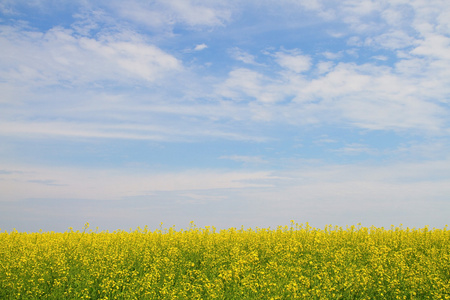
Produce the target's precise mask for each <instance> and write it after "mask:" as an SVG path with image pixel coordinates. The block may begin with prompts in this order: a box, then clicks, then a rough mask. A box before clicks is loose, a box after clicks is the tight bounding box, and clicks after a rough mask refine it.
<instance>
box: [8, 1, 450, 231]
mask: <svg viewBox="0 0 450 300" xmlns="http://www.w3.org/2000/svg"><path fill="white" fill-rule="evenodd" d="M449 103H450V2H449V1H448V0H340V1H329V0H307V1H306V0H295V1H294V0H276V1H275V0H274V1H272V0H245V1H237V0H226V1H224V0H202V1H197V0H148V1H144V0H130V1H120V0H97V1H89V0H72V1H55V0H31V1H30V0H0V230H2V231H4V230H7V231H10V230H13V229H14V228H15V229H17V230H18V231H27V232H36V231H38V230H40V229H42V230H44V231H58V232H64V231H66V230H67V229H68V228H69V227H73V228H75V229H81V228H82V227H83V226H84V224H85V223H86V222H89V223H90V226H91V228H95V227H98V228H99V229H100V230H110V231H111V230H116V229H123V230H129V229H136V228H137V227H138V226H140V227H144V226H146V225H147V226H148V227H149V228H150V229H156V228H159V227H160V226H161V223H163V225H162V226H163V227H171V226H175V228H178V229H181V228H187V227H188V226H189V223H190V222H191V221H194V223H195V224H196V225H197V226H199V227H203V226H215V227H216V228H230V227H241V226H244V227H246V228H248V227H251V228H256V227H259V228H268V227H271V228H274V227H276V226H278V225H288V224H289V222H290V220H294V221H295V222H297V223H303V224H305V223H306V222H308V223H309V224H310V225H311V226H314V227H318V228H323V227H324V226H325V225H328V224H331V225H338V226H346V225H356V224H357V223H361V224H362V225H363V226H371V225H374V226H377V227H382V226H383V227H387V228H389V227H390V226H391V225H395V226H398V225H400V224H403V226H404V227H416V228H421V227H424V226H426V225H428V226H430V227H436V228H442V227H443V226H444V225H446V224H448V223H450V222H449V216H450V138H449V137H450V118H449V117H450V105H449Z"/></svg>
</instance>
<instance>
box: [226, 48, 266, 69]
mask: <svg viewBox="0 0 450 300" xmlns="http://www.w3.org/2000/svg"><path fill="white" fill-rule="evenodd" d="M228 52H229V53H230V55H231V57H233V58H234V59H236V60H239V61H242V62H243V63H246V64H251V65H259V64H258V63H257V62H256V61H255V56H254V55H251V54H250V53H248V52H245V51H243V50H241V49H239V48H232V49H230V50H229V51H228Z"/></svg>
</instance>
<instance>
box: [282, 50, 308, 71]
mask: <svg viewBox="0 0 450 300" xmlns="http://www.w3.org/2000/svg"><path fill="white" fill-rule="evenodd" d="M275 57H276V61H277V63H278V64H279V65H280V66H282V67H283V68H286V69H288V70H291V71H294V72H296V73H302V72H305V71H308V70H309V69H310V68H311V57H310V56H308V55H301V54H299V52H298V51H295V50H294V51H290V52H288V53H286V52H277V53H275Z"/></svg>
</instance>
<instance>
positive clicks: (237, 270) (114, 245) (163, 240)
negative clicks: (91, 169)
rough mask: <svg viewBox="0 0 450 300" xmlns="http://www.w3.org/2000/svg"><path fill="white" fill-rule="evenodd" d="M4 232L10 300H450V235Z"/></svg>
mask: <svg viewBox="0 0 450 300" xmlns="http://www.w3.org/2000/svg"><path fill="white" fill-rule="evenodd" d="M88 226H89V225H88V224H87V225H86V226H85V228H84V230H83V231H81V232H80V231H73V230H72V229H70V230H69V231H67V232H65V233H55V232H39V233H21V232H17V231H13V232H2V233H0V299H450V231H449V230H448V229H447V227H445V228H443V229H432V230H430V229H428V228H427V227H425V228H421V229H410V228H406V229H404V228H401V227H391V228H390V229H384V228H376V227H370V228H367V227H359V226H357V227H355V226H351V227H347V228H342V227H337V226H336V227H332V226H327V227H326V228H324V229H316V228H312V227H310V226H309V225H308V224H306V225H302V224H300V225H299V224H296V223H294V222H292V223H291V225H290V226H284V227H278V228H276V229H260V228H257V229H255V230H252V229H243V228H241V229H236V228H231V229H228V230H221V231H218V230H216V229H215V228H214V227H205V228H197V227H196V226H195V225H193V223H192V224H191V227H190V228H189V229H187V230H175V229H174V228H169V229H165V230H156V231H153V232H152V231H149V230H148V229H147V228H144V229H140V228H138V229H137V230H135V231H130V232H127V231H115V232H112V233H110V232H93V231H91V230H88Z"/></svg>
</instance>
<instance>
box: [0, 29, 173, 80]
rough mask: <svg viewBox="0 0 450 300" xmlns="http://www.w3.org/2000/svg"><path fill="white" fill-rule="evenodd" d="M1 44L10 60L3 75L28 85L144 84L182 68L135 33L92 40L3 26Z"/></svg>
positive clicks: (70, 33)
mask: <svg viewBox="0 0 450 300" xmlns="http://www.w3.org/2000/svg"><path fill="white" fill-rule="evenodd" d="M124 36H125V37H126V39H124ZM0 43H1V44H2V49H1V50H0V52H1V53H2V55H3V56H4V57H5V56H8V57H9V59H8V60H2V61H1V62H0V64H1V69H2V70H1V73H0V77H1V78H2V79H3V80H4V81H6V82H11V83H14V82H18V83H19V82H20V83H26V84H27V86H33V85H39V86H43V85H54V84H60V85H77V84H92V83H95V82H99V83H101V82H102V81H115V82H122V83H125V82H127V83H129V82H139V81H140V82H143V83H145V82H153V81H155V80H157V79H160V78H163V75H164V74H167V73H168V72H173V71H180V70H181V69H182V64H181V62H180V61H179V60H178V59H176V58H175V57H173V56H172V55H170V54H168V53H166V52H164V51H162V50H161V49H159V48H157V47H156V46H154V45H151V44H148V43H146V42H145V41H144V39H143V38H142V37H141V36H139V35H138V34H135V33H133V32H129V33H127V34H123V35H122V33H119V34H109V33H105V34H103V35H101V36H100V38H98V39H94V38H88V37H80V36H78V35H76V34H74V32H73V31H72V30H69V29H63V28H59V27H55V28H52V29H50V30H49V31H47V32H45V33H40V32H36V31H31V30H29V29H25V28H17V27H10V26H3V27H2V34H1V36H0Z"/></svg>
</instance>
